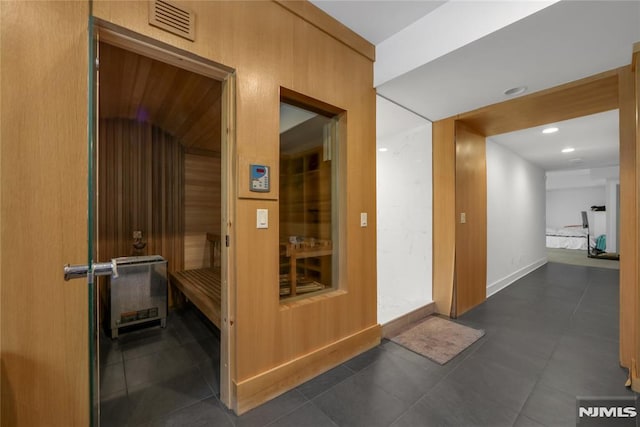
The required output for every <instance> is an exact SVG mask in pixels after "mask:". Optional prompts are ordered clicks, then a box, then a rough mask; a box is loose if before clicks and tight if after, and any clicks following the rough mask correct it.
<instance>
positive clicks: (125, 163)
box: [98, 119, 184, 271]
mask: <svg viewBox="0 0 640 427" xmlns="http://www.w3.org/2000/svg"><path fill="white" fill-rule="evenodd" d="M98 161H99V166H98V170H99V179H98V185H99V190H98V192H99V194H98V224H99V227H100V228H99V232H98V243H99V247H98V257H99V258H100V259H101V260H108V259H111V258H115V257H121V256H131V255H161V256H163V257H164V258H166V259H167V261H168V269H169V271H177V270H182V269H183V267H184V258H183V252H184V244H183V235H184V217H183V212H184V211H183V182H182V180H183V176H184V173H183V165H184V159H183V150H182V146H181V145H180V143H179V142H178V141H176V140H175V138H173V137H172V136H171V135H169V134H167V133H165V132H164V131H163V130H162V129H159V128H157V127H154V126H152V125H151V124H149V123H138V122H137V121H134V120H127V119H107V120H101V121H100V143H99V153H98ZM136 230H139V231H142V236H143V241H144V242H146V247H145V248H144V249H142V250H141V251H139V252H138V251H136V250H135V249H134V247H133V232H134V231H136Z"/></svg>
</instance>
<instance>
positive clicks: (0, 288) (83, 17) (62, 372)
mask: <svg viewBox="0 0 640 427" xmlns="http://www.w3.org/2000/svg"><path fill="white" fill-rule="evenodd" d="M88 14H89V10H88V4H87V3H86V2H81V3H76V2H19V1H16V2H13V1H12V2H9V1H3V2H1V4H0V38H1V44H0V56H1V60H0V87H1V88H2V90H1V93H0V98H1V102H0V105H2V126H1V128H0V132H1V134H0V153H1V154H0V156H1V158H2V168H1V171H0V173H1V175H0V193H1V194H2V197H1V198H0V218H1V221H2V223H1V229H2V232H1V233H0V245H1V249H0V251H1V256H2V258H1V259H0V263H1V265H2V275H1V277H0V293H1V295H2V297H1V298H2V308H1V313H0V316H1V322H0V323H1V326H2V330H1V333H0V339H1V343H0V348H1V350H2V353H1V356H0V381H1V386H0V387H1V388H2V394H1V396H0V414H1V417H2V424H3V425H5V426H11V427H23V426H24V427H31V426H43V425H51V426H69V427H73V426H78V427H79V426H87V425H89V407H90V402H89V359H88V348H89V342H88V337H89V331H88V327H87V325H88V314H87V313H88V305H87V304H88V303H87V301H88V293H87V284H86V281H83V280H76V281H72V282H65V281H64V280H63V274H62V267H63V266H64V265H65V264H67V263H74V264H75V263H78V264H79V263H86V262H87V252H88V251H87V229H88V224H87V200H88V194H87V171H88V169H87V156H88V150H87V128H88V126H87V117H88V110H87V103H88V96H87V86H88V81H87V76H88V70H89V65H88V60H87V58H88V54H87V53H88V38H89V37H88V33H87V17H88Z"/></svg>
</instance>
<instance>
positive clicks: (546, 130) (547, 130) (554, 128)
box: [542, 127, 559, 133]
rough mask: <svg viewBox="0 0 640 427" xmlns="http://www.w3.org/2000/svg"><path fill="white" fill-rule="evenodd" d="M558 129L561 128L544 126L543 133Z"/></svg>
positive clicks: (554, 131)
mask: <svg viewBox="0 0 640 427" xmlns="http://www.w3.org/2000/svg"><path fill="white" fill-rule="evenodd" d="M558 130H559V129H558V128H557V127H550V128H544V129H543V130H542V133H556V132H558Z"/></svg>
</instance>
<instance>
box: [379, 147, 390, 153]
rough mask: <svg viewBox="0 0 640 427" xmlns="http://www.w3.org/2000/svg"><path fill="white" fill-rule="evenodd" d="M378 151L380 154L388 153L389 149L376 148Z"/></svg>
mask: <svg viewBox="0 0 640 427" xmlns="http://www.w3.org/2000/svg"><path fill="white" fill-rule="evenodd" d="M378 151H379V152H381V153H384V152H385V151H389V149H388V148H384V147H382V148H378Z"/></svg>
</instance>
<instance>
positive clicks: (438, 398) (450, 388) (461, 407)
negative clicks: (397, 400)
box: [393, 380, 518, 427]
mask: <svg viewBox="0 0 640 427" xmlns="http://www.w3.org/2000/svg"><path fill="white" fill-rule="evenodd" d="M517 416H518V413H517V412H516V411H513V410H511V409H509V408H506V407H504V406H502V405H499V404H496V403H495V402H494V401H492V400H490V399H488V398H487V397H486V396H483V395H480V394H477V393H475V392H474V391H471V390H468V389H466V388H464V387H461V386H459V385H457V384H455V383H452V382H449V381H447V380H445V381H443V382H441V383H440V384H439V385H438V386H437V387H436V388H435V389H433V390H432V391H431V392H429V393H428V394H427V395H426V396H425V397H423V398H422V399H420V400H419V401H418V403H416V404H415V405H414V406H412V407H411V409H409V410H408V411H406V413H404V414H403V415H402V416H401V417H400V418H399V419H398V420H397V421H396V422H395V423H394V424H393V426H394V427H416V426H451V427H459V426H492V427H506V426H512V425H513V423H514V422H515V420H516V418H517Z"/></svg>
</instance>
